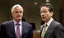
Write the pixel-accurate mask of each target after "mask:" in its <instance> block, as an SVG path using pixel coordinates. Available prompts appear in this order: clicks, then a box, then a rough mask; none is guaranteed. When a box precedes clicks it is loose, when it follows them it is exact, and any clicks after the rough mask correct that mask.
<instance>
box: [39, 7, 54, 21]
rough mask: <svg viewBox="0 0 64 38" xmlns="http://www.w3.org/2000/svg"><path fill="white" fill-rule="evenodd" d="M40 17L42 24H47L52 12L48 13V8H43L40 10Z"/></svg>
mask: <svg viewBox="0 0 64 38" xmlns="http://www.w3.org/2000/svg"><path fill="white" fill-rule="evenodd" d="M40 15H41V18H42V20H43V21H44V22H48V21H49V20H50V18H51V17H52V16H53V12H50V11H49V8H48V7H46V6H43V7H41V9H40Z"/></svg>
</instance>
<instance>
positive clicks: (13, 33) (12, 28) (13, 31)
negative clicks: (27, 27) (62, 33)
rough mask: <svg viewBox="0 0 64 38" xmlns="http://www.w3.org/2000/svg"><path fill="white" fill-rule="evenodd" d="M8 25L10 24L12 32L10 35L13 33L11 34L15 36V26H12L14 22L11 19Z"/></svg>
mask: <svg viewBox="0 0 64 38" xmlns="http://www.w3.org/2000/svg"><path fill="white" fill-rule="evenodd" d="M10 25H11V30H12V32H11V33H12V35H13V36H15V37H16V34H15V28H14V22H13V20H11V22H10ZM15 37H14V38H15Z"/></svg>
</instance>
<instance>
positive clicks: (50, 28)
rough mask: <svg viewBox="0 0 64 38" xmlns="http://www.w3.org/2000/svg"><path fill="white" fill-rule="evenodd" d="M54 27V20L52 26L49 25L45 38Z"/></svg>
mask: <svg viewBox="0 0 64 38" xmlns="http://www.w3.org/2000/svg"><path fill="white" fill-rule="evenodd" d="M53 26H54V20H53V21H52V22H51V24H50V25H49V27H48V29H47V31H46V33H45V36H44V37H46V36H47V35H48V34H49V32H50V30H52V29H53Z"/></svg>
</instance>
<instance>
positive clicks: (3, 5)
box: [0, 0, 64, 30]
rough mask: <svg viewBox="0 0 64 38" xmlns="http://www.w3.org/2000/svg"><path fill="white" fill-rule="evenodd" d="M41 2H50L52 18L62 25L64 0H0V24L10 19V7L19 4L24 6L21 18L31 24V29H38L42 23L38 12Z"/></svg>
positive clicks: (63, 21)
mask: <svg viewBox="0 0 64 38" xmlns="http://www.w3.org/2000/svg"><path fill="white" fill-rule="evenodd" d="M42 3H51V4H52V6H53V7H54V16H53V18H54V19H55V20H56V21H58V22H60V23H62V24H63V25H64V5H63V4H64V0H0V25H1V23H3V22H4V21H8V20H11V19H12V16H11V12H10V10H11V7H12V6H13V5H15V4H20V5H22V6H23V8H24V16H23V18H24V19H25V20H26V22H28V23H30V24H32V25H33V30H38V29H39V28H40V26H41V24H42V20H41V17H40V14H39V12H40V9H39V7H40V5H41V4H42Z"/></svg>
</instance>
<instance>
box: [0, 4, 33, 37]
mask: <svg viewBox="0 0 64 38" xmlns="http://www.w3.org/2000/svg"><path fill="white" fill-rule="evenodd" d="M11 14H12V17H13V20H11V21H7V22H4V23H2V25H1V32H0V38H32V26H31V25H30V24H28V23H26V22H23V21H22V17H23V7H22V6H21V5H19V4H16V5H14V6H13V7H12V8H11Z"/></svg>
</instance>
